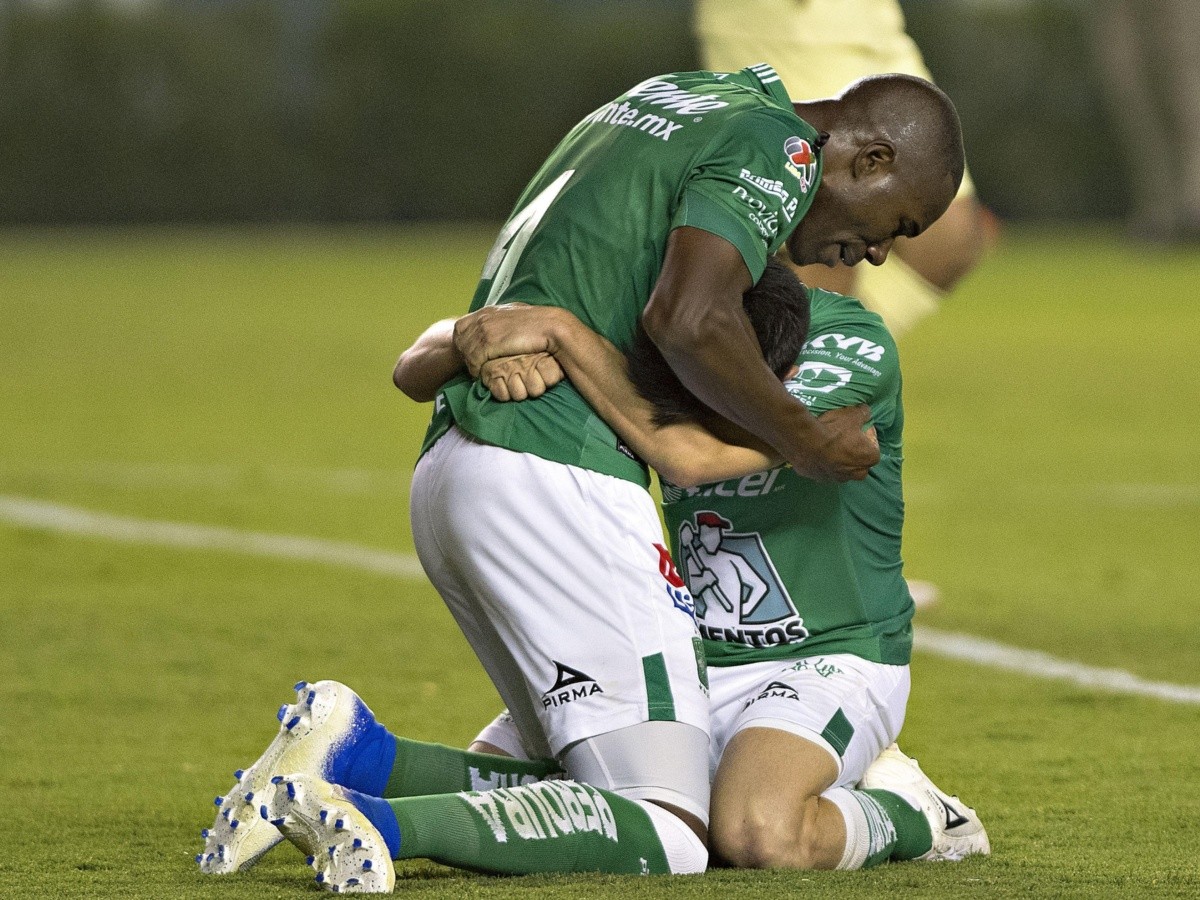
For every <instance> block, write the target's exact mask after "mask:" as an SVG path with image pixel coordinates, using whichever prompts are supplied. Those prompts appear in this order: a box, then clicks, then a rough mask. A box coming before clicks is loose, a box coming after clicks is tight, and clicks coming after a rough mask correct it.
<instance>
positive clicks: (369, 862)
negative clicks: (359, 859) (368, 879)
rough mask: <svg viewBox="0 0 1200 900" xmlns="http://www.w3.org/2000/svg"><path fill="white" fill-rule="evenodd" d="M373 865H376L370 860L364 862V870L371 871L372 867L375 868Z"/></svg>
mask: <svg viewBox="0 0 1200 900" xmlns="http://www.w3.org/2000/svg"><path fill="white" fill-rule="evenodd" d="M373 865H374V863H373V862H371V861H370V860H369V859H364V860H363V868H364V869H366V870H367V871H368V872H369V871H370V870H371V866H373Z"/></svg>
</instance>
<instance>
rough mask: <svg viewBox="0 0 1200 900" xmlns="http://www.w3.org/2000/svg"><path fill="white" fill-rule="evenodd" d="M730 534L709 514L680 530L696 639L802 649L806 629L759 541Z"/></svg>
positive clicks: (720, 520) (727, 526)
mask: <svg viewBox="0 0 1200 900" xmlns="http://www.w3.org/2000/svg"><path fill="white" fill-rule="evenodd" d="M732 529H733V523H732V522H730V521H729V520H728V519H726V518H725V517H724V516H722V515H720V514H719V513H717V512H714V511H712V510H701V511H699V512H697V513H695V514H694V515H693V517H692V520H691V521H686V520H685V521H684V522H683V523H681V524H680V526H679V548H680V549H679V554H680V563H681V564H682V566H683V572H684V579H685V580H686V581H687V584H688V590H689V591H691V595H692V597H694V598H695V603H696V615H697V618H698V619H699V625H700V634H701V635H702V636H703V637H704V638H706V639H707V640H710V641H726V642H729V643H737V644H745V645H747V646H750V647H771V646H775V645H777V644H797V643H800V642H801V641H803V640H804V639H805V638H807V637H808V629H807V628H805V627H804V618H803V617H802V616H801V615H800V614H799V612H798V611H797V609H796V605H795V603H793V602H792V598H791V597H790V596H789V595H788V592H787V588H785V587H784V585H783V581H782V580H781V579H780V577H779V573H778V572H777V571H776V570H775V565H774V563H772V562H771V558H770V556H769V555H768V553H767V549H766V546H765V545H764V544H763V541H762V536H761V535H760V534H759V533H758V532H736V531H733V530H732Z"/></svg>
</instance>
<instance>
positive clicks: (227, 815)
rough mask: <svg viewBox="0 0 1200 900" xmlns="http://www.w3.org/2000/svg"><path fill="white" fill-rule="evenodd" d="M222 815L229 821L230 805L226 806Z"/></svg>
mask: <svg viewBox="0 0 1200 900" xmlns="http://www.w3.org/2000/svg"><path fill="white" fill-rule="evenodd" d="M221 816H222V818H224V819H225V821H229V807H225V808H224V809H223V810H221Z"/></svg>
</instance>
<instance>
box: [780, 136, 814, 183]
mask: <svg viewBox="0 0 1200 900" xmlns="http://www.w3.org/2000/svg"><path fill="white" fill-rule="evenodd" d="M783 152H784V154H785V155H786V156H787V158H788V161H787V163H785V166H786V168H787V170H788V171H789V172H791V173H792V174H793V175H795V176H796V180H797V181H799V182H800V193H802V194H807V193H808V189H809V188H810V187H812V186H813V183H814V182H815V181H816V179H817V154H816V153H815V152H814V151H813V148H812V144H810V143H809V142H808V141H806V140H804V138H800V137H795V136H793V137H790V138H788V139H787V140H786V141H784V142H783Z"/></svg>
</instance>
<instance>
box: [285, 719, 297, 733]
mask: <svg viewBox="0 0 1200 900" xmlns="http://www.w3.org/2000/svg"><path fill="white" fill-rule="evenodd" d="M299 724H300V717H299V716H292V717H291V718H290V719H288V722H287V724H286V725H285V726H283V727H284V728H286V729H287V730H288V731H291V730H292V729H293V728H295V727H296V726H297V725H299Z"/></svg>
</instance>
